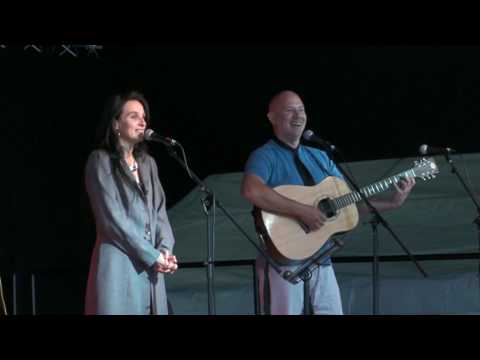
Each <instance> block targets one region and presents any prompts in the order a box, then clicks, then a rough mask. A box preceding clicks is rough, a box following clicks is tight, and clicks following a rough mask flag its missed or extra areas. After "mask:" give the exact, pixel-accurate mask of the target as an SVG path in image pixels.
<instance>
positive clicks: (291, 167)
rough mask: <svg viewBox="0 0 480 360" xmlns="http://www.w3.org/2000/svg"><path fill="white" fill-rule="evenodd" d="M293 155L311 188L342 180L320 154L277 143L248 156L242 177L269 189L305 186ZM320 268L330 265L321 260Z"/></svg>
mask: <svg viewBox="0 0 480 360" xmlns="http://www.w3.org/2000/svg"><path fill="white" fill-rule="evenodd" d="M295 152H297V154H298V158H299V159H300V161H301V162H302V163H303V165H304V166H305V168H306V169H307V170H308V172H309V173H310V175H311V176H312V178H313V181H314V182H315V184H318V183H320V182H321V181H322V180H324V179H325V178H326V177H327V176H336V177H339V178H341V179H343V175H342V174H341V173H340V171H339V170H338V169H337V167H336V166H335V164H334V163H333V161H332V160H331V159H330V158H329V157H328V156H327V154H326V153H325V152H324V151H321V150H319V149H315V148H312V147H310V146H305V145H299V147H298V148H297V149H292V148H291V147H289V146H288V145H286V144H284V143H282V142H281V141H280V140H278V139H274V140H270V141H268V142H267V143H266V144H264V145H263V146H261V147H259V148H258V149H256V150H255V151H254V152H252V154H251V155H250V157H249V158H248V161H247V164H246V165H245V174H254V175H257V176H258V177H260V178H261V179H262V180H263V181H264V182H265V184H266V185H268V186H269V187H272V188H273V187H277V186H280V185H305V183H304V180H303V178H302V176H301V174H300V172H299V170H298V168H297V165H296V164H295ZM325 245H326V244H325ZM325 245H324V246H325ZM323 264H324V265H328V264H331V259H330V258H327V259H325V261H324V262H323Z"/></svg>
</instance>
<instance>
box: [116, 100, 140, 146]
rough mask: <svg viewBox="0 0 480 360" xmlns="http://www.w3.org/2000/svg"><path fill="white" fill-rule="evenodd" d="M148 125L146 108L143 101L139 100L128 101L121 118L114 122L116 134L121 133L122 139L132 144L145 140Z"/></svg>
mask: <svg viewBox="0 0 480 360" xmlns="http://www.w3.org/2000/svg"><path fill="white" fill-rule="evenodd" d="M146 126H147V122H146V121H145V110H144V109H143V105H142V103H141V102H139V101H137V100H129V101H127V102H126V103H125V105H123V109H122V113H121V114H120V117H119V119H118V120H114V122H113V128H114V130H115V134H117V135H118V134H120V135H119V136H120V139H121V140H123V141H125V142H127V143H129V144H132V145H135V144H137V143H139V142H141V141H143V134H144V132H145V129H146Z"/></svg>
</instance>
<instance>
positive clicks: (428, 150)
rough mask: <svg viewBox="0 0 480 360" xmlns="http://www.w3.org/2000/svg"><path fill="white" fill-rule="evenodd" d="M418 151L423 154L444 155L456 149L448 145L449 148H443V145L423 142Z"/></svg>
mask: <svg viewBox="0 0 480 360" xmlns="http://www.w3.org/2000/svg"><path fill="white" fill-rule="evenodd" d="M418 152H419V153H420V154H421V155H438V154H440V155H444V154H450V153H454V152H455V150H454V149H450V148H448V147H447V148H442V147H435V146H429V145H427V144H423V145H421V146H420V148H419V149H418Z"/></svg>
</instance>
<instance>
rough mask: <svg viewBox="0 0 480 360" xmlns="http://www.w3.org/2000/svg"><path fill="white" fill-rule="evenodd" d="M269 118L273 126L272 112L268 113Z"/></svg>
mask: <svg viewBox="0 0 480 360" xmlns="http://www.w3.org/2000/svg"><path fill="white" fill-rule="evenodd" d="M267 118H268V120H269V121H270V123H271V124H272V125H273V113H272V112H271V111H269V112H268V113H267Z"/></svg>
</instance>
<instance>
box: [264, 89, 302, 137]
mask: <svg viewBox="0 0 480 360" xmlns="http://www.w3.org/2000/svg"><path fill="white" fill-rule="evenodd" d="M268 118H269V119H270V122H271V123H272V125H273V131H274V133H275V135H277V137H278V138H279V139H280V140H283V141H287V142H296V141H298V140H299V139H300V137H301V136H302V134H303V131H304V130H305V126H306V124H307V114H306V113H305V107H304V105H303V102H302V100H301V99H300V97H299V96H298V95H296V94H295V93H292V92H287V93H285V94H282V95H281V96H280V97H279V98H278V99H276V101H274V103H273V104H272V105H271V107H270V111H269V113H268Z"/></svg>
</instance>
